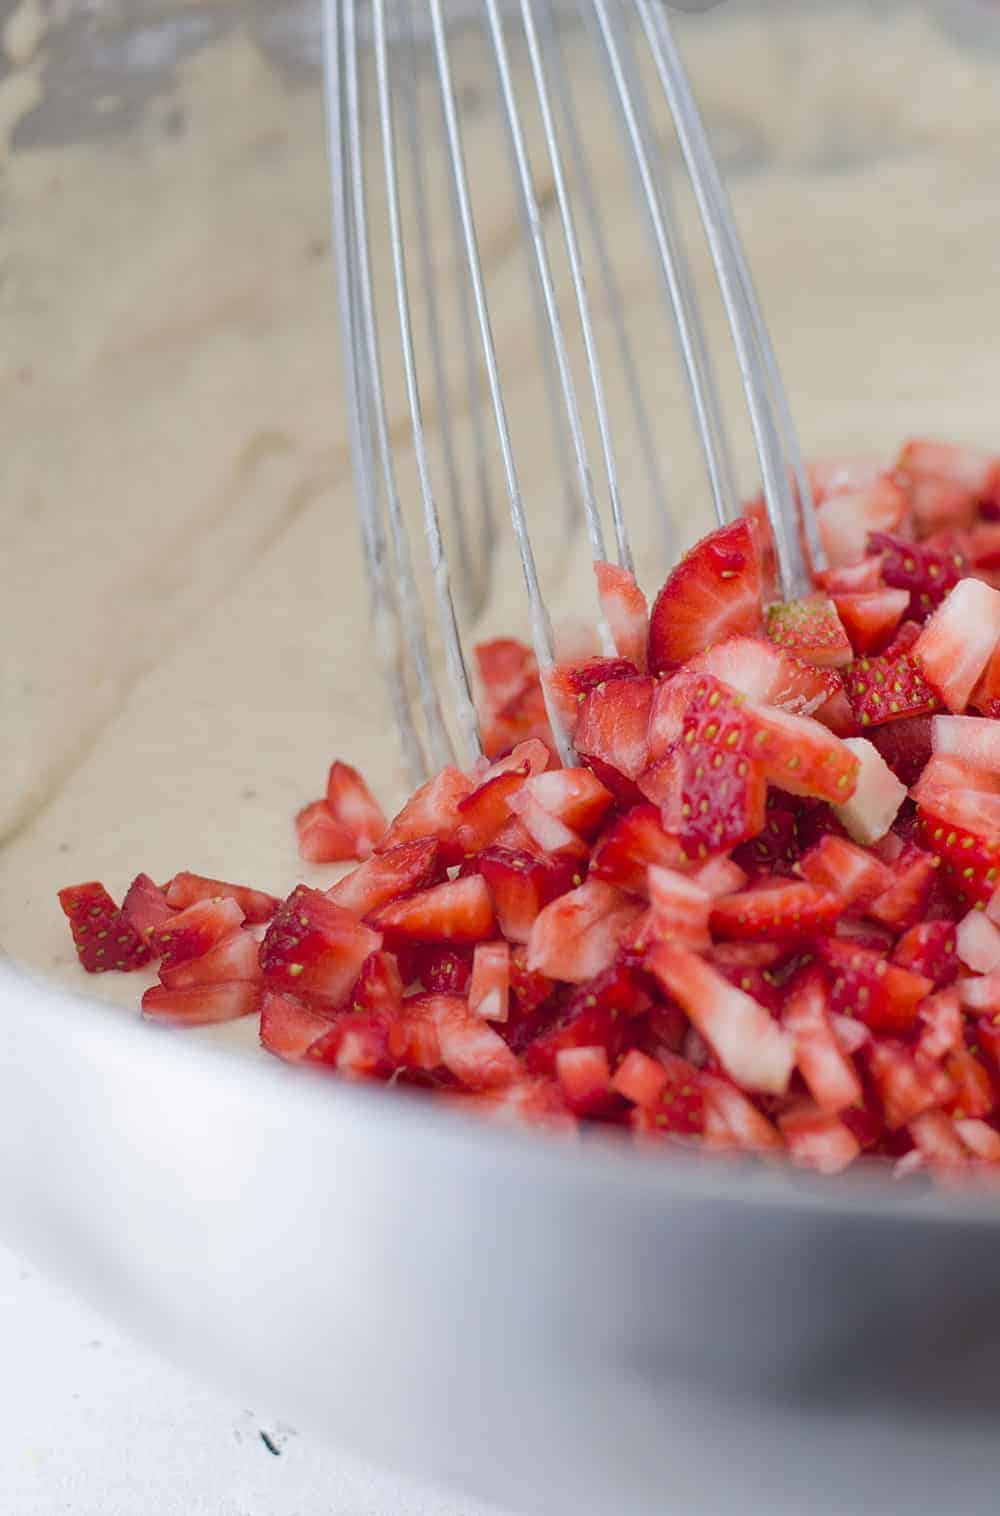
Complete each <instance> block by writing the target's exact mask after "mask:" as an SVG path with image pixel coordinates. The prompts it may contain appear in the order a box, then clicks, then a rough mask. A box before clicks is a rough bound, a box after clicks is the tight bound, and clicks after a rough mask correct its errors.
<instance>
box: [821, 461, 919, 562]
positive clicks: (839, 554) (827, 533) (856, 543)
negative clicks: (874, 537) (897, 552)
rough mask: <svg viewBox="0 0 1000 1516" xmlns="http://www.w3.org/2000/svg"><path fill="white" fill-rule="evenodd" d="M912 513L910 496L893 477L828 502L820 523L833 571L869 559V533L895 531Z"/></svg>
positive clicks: (838, 496)
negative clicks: (865, 557)
mask: <svg viewBox="0 0 1000 1516" xmlns="http://www.w3.org/2000/svg"><path fill="white" fill-rule="evenodd" d="M908 509H909V506H908V502H907V498H906V492H905V490H904V489H903V488H902V486H901V485H900V483H899V482H898V480H896V479H894V478H893V476H892V475H891V474H881V475H880V476H879V477H878V478H877V479H875V480H873V481H872V483H871V484H869V485H866V486H864V487H863V488H861V489H859V490H857V491H853V492H851V493H850V494H846V493H845V494H838V495H835V496H833V497H832V498H831V499H829V500H827V501H825V502H824V504H823V505H821V506H820V508H819V511H818V512H817V516H816V521H817V525H818V527H819V535H820V541H821V542H822V544H823V547H824V549H825V551H826V555H827V558H828V560H829V563H830V567H831V568H840V567H842V566H843V565H845V564H852V563H857V562H858V561H859V560H860V559H862V558H863V557H864V556H865V551H866V549H867V546H868V536H869V533H871V532H893V531H895V530H896V528H897V527H898V526H901V525H902V523H903V522H904V521H905V520H906V516H907V512H908Z"/></svg>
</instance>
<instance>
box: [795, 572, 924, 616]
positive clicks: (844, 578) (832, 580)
mask: <svg viewBox="0 0 1000 1516" xmlns="http://www.w3.org/2000/svg"><path fill="white" fill-rule="evenodd" d="M816 580H817V582H818V583H819V584H820V585H822V587H823V589H825V590H826V592H827V594H828V595H829V596H830V597H831V599H833V600H834V601H836V600H839V598H840V596H841V595H846V596H848V597H849V596H851V595H871V594H875V593H877V592H881V591H884V589H885V586H884V585H883V583H882V567H881V564H880V562H879V560H878V558H875V557H871V558H862V559H861V561H860V563H849V564H841V565H840V567H839V568H830V569H824V570H823V571H822V573H819V574H817V575H816ZM892 593H893V594H895V593H896V591H895V590H893V591H892ZM909 600H910V597H909V595H907V597H906V600H905V601H904V602H903V604H904V605H908V604H909ZM845 625H846V623H845Z"/></svg>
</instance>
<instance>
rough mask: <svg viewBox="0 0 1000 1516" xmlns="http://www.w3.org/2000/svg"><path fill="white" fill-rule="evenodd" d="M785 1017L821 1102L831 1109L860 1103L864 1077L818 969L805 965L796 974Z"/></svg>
mask: <svg viewBox="0 0 1000 1516" xmlns="http://www.w3.org/2000/svg"><path fill="white" fill-rule="evenodd" d="M782 1021H783V1024H784V1027H785V1030H786V1032H788V1033H789V1034H790V1036H791V1037H792V1038H793V1040H794V1043H795V1062H796V1064H797V1065H798V1069H799V1072H800V1073H801V1075H802V1077H803V1079H804V1080H805V1082H806V1085H807V1087H808V1089H809V1093H810V1094H811V1095H812V1097H813V1099H814V1100H815V1101H816V1102H817V1104H818V1105H819V1106H821V1107H823V1109H825V1110H828V1111H842V1110H845V1109H846V1108H847V1107H849V1106H855V1105H859V1104H860V1103H861V1101H862V1099H863V1092H862V1088H861V1081H860V1079H859V1078H858V1075H857V1073H856V1071H855V1068H854V1065H853V1064H852V1062H851V1060H850V1057H849V1056H848V1055H847V1054H846V1053H845V1052H844V1050H843V1049H842V1047H841V1045H840V1042H839V1041H838V1039H837V1036H836V1034H835V1032H834V1029H833V1025H832V1023H831V1018H830V1002H829V997H828V995H827V990H826V985H825V983H824V979H823V975H822V973H820V972H819V971H818V970H817V969H815V968H813V969H805V970H803V971H802V972H800V973H799V974H798V975H797V976H796V978H795V980H794V981H793V983H792V985H791V986H790V988H789V991H788V995H787V998H786V1000H785V1003H784V1007H783V1015H782Z"/></svg>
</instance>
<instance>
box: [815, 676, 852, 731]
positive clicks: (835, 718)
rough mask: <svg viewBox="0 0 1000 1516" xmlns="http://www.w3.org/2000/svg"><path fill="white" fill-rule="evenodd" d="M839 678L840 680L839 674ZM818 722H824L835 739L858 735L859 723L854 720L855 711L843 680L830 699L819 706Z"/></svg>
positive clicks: (817, 709) (817, 711) (817, 712)
mask: <svg viewBox="0 0 1000 1516" xmlns="http://www.w3.org/2000/svg"><path fill="white" fill-rule="evenodd" d="M837 678H838V679H840V675H839V674H838V675H837ZM816 720H817V721H819V722H822V724H823V726H825V727H826V728H827V729H828V730H829V731H831V732H832V733H833V734H834V736H835V737H853V736H855V734H856V733H857V730H858V723H857V722H856V721H855V719H854V710H853V708H852V706H851V702H850V701H849V700H848V698H847V691H846V690H845V688H844V682H843V680H842V679H840V684H839V686H838V688H837V689H836V690H835V691H834V693H833V694H832V695H831V696H830V698H829V699H828V700H824V702H823V704H822V705H820V706H817V708H816Z"/></svg>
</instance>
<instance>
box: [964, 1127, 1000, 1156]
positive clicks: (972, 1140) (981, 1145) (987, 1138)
mask: <svg viewBox="0 0 1000 1516" xmlns="http://www.w3.org/2000/svg"><path fill="white" fill-rule="evenodd" d="M955 1130H956V1132H957V1133H958V1135H959V1137H960V1138H961V1141H962V1145H963V1147H965V1148H966V1150H967V1151H968V1152H969V1153H971V1154H972V1156H973V1158H978V1159H980V1160H981V1161H982V1162H983V1163H1000V1132H998V1131H997V1130H996V1128H995V1127H992V1126H990V1124H989V1122H986V1121H969V1120H965V1119H962V1120H958V1119H956V1120H955Z"/></svg>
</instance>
